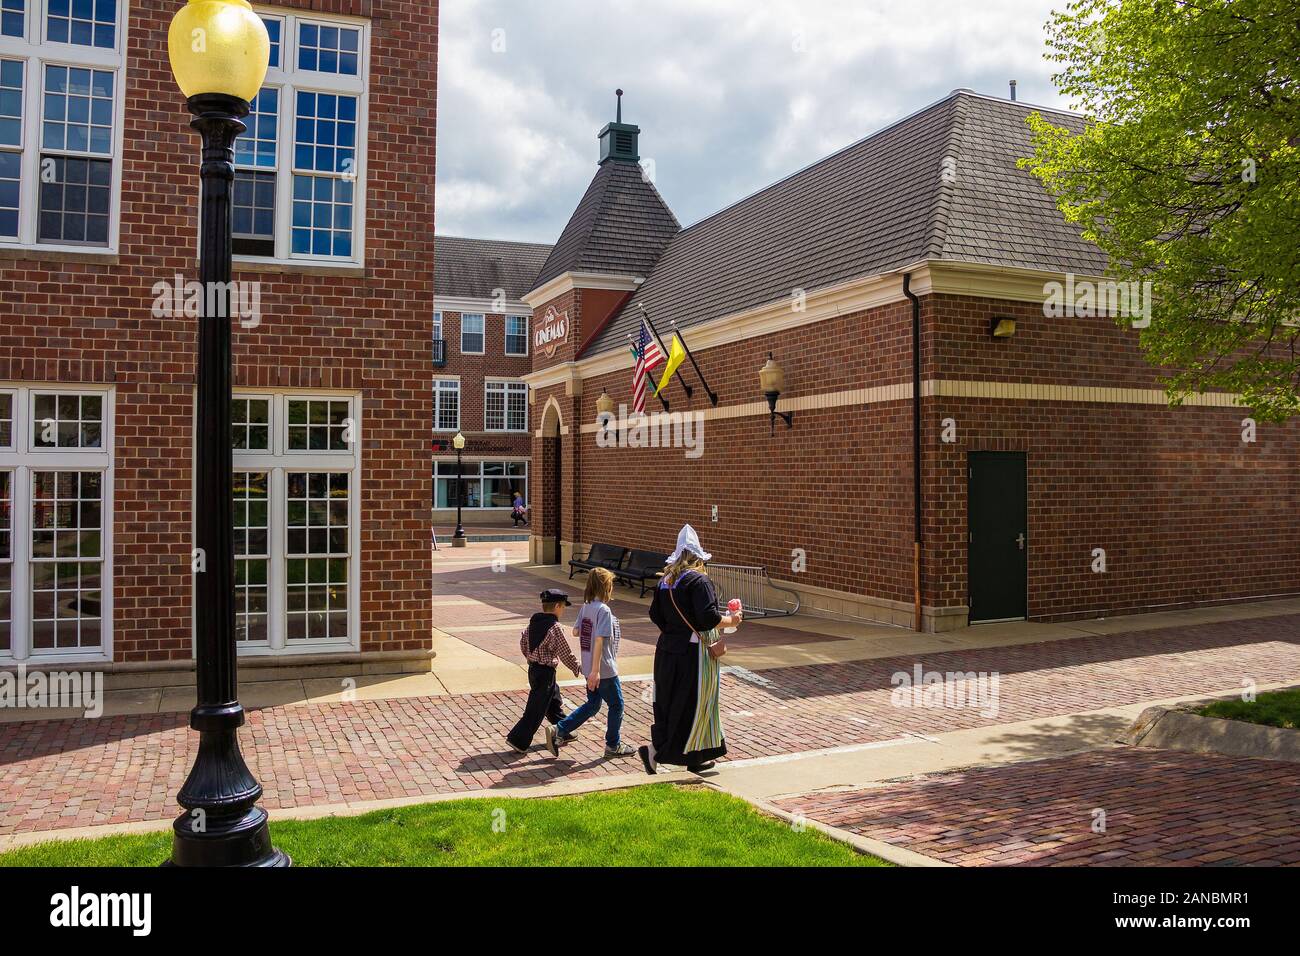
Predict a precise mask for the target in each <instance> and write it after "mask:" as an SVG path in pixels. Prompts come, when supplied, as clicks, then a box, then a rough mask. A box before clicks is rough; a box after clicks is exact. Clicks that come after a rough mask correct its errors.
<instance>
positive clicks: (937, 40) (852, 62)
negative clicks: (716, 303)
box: [437, 0, 1068, 242]
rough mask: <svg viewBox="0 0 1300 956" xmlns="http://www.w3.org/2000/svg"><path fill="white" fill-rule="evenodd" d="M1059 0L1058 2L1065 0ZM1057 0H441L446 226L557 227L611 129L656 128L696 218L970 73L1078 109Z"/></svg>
mask: <svg viewBox="0 0 1300 956" xmlns="http://www.w3.org/2000/svg"><path fill="white" fill-rule="evenodd" d="M1055 5H1056V6H1058V7H1059V6H1062V5H1063V4H1062V0H1056V3H1055ZM1052 6H1053V2H1052V0H979V2H978V3H970V2H968V0H907V2H903V3H899V2H889V3H885V2H879V0H763V2H760V3H755V2H754V0H443V2H442V3H441V5H440V17H441V30H440V50H439V64H438V67H439V69H438V198H437V229H438V232H439V233H440V234H444V235H460V236H476V237H481V238H492V239H523V240H529V241H534V242H554V241H555V239H556V238H557V237H558V236H559V234H560V230H561V229H563V228H564V224H565V222H566V221H567V220H568V218H569V215H570V213H572V211H573V208H574V206H575V205H577V202H578V200H579V199H580V198H581V196H582V192H583V190H584V189H585V188H586V186H587V183H588V182H590V180H591V177H592V175H593V174H594V173H595V171H596V160H597V158H598V153H597V142H596V133H597V132H598V131H599V129H600V128H601V126H603V125H604V124H605V123H606V122H608V121H610V120H612V119H613V118H614V90H615V89H616V88H618V87H621V88H622V89H623V90H624V94H625V95H624V97H623V118H624V121H625V122H630V123H636V124H637V125H639V126H640V127H641V156H642V158H643V160H650V161H652V162H653V168H652V174H653V176H654V179H655V183H656V185H657V186H658V187H659V190H660V192H661V193H662V194H663V195H664V198H665V199H666V200H667V201H668V204H669V205H670V206H671V207H672V209H673V211H674V212H675V213H676V214H677V218H678V219H679V220H681V222H682V224H683V225H689V224H690V223H693V222H696V221H698V220H699V219H702V218H704V217H706V216H708V215H710V214H711V213H713V212H716V211H717V210H718V209H721V208H722V207H724V206H726V205H727V204H729V203H731V202H734V201H735V200H737V199H740V198H742V197H744V196H746V195H748V194H750V193H752V192H754V191H755V190H757V189H760V188H762V187H763V186H765V185H767V184H768V183H771V182H772V181H774V180H776V179H779V178H780V177H781V176H783V175H786V174H788V173H790V172H793V171H794V170H796V169H799V168H801V167H803V166H806V165H807V164H809V163H811V162H814V161H815V160H817V159H819V158H821V157H822V156H825V155H826V154H827V153H830V152H832V151H834V150H836V149H838V148H840V147H842V146H845V145H847V144H849V143H851V142H853V141H855V140H857V139H860V138H862V137H863V136H865V135H867V134H869V133H871V132H873V131H874V130H877V129H880V128H881V127H882V126H885V125H887V124H888V123H890V122H892V121H894V120H896V119H899V118H900V117H903V116H906V115H907V114H908V113H911V112H913V111H915V110H916V109H918V108H920V107H922V106H924V105H926V104H927V103H931V102H933V101H934V100H937V99H940V98H942V97H943V96H945V95H946V94H947V93H949V92H950V91H951V90H953V89H956V88H958V87H969V88H970V89H973V90H975V91H976V92H980V93H989V94H993V95H996V96H1006V95H1007V81H1008V79H1011V78H1015V79H1016V80H1018V81H1019V87H1018V96H1019V99H1021V100H1024V101H1026V102H1029V103H1036V104H1041V105H1044V106H1067V105H1068V104H1067V103H1065V102H1064V101H1063V100H1062V98H1061V97H1059V96H1058V95H1057V93H1056V91H1055V90H1054V89H1053V87H1052V84H1051V79H1050V77H1051V73H1052V67H1051V64H1049V63H1048V62H1046V61H1045V60H1044V59H1043V50H1044V32H1043V24H1044V23H1045V22H1046V20H1047V17H1048V14H1049V13H1050V10H1051V8H1052Z"/></svg>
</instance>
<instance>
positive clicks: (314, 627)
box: [285, 472, 350, 641]
mask: <svg viewBox="0 0 1300 956" xmlns="http://www.w3.org/2000/svg"><path fill="white" fill-rule="evenodd" d="M287 478H288V486H287V501H288V511H287V522H286V526H285V529H286V541H287V543H286V545H285V552H286V556H287V562H286V569H285V570H286V574H285V581H286V585H287V587H288V591H287V600H286V613H287V617H288V639H289V640H290V641H303V640H306V641H319V640H326V641H328V640H333V641H339V640H345V639H346V638H347V635H348V613H347V611H348V557H349V555H350V547H349V534H348V529H349V524H350V522H349V509H348V485H349V475H348V474H347V473H346V472H289V473H288V475H287Z"/></svg>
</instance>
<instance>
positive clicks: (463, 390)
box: [433, 236, 551, 527]
mask: <svg viewBox="0 0 1300 956" xmlns="http://www.w3.org/2000/svg"><path fill="white" fill-rule="evenodd" d="M435 245H436V264H435V268H434V293H435V295H434V308H435V311H434V314H433V365H434V381H433V470H434V484H433V507H434V524H435V526H437V527H444V526H450V525H454V524H455V523H456V494H457V487H458V486H459V489H460V505H461V508H460V513H461V520H462V521H463V523H465V524H468V525H484V524H491V525H495V526H502V525H511V524H512V522H511V521H510V517H509V516H510V511H511V507H510V502H511V500H512V498H513V494H514V493H515V492H518V493H519V494H520V495H522V496H523V499H524V502H525V503H527V502H528V501H529V497H528V492H529V488H528V482H529V477H530V476H529V465H530V461H531V456H532V451H533V448H532V438H531V437H530V433H529V429H528V411H529V409H528V386H527V385H526V384H525V383H524V376H525V375H527V374H528V373H529V372H530V371H532V367H533V365H532V362H533V360H532V317H533V310H532V309H531V308H529V306H528V305H527V304H526V303H524V302H523V301H522V300H521V299H520V296H522V295H523V294H524V293H525V292H527V291H528V290H529V289H531V288H532V287H533V280H534V279H535V278H536V277H537V272H538V270H539V269H541V267H542V264H543V263H544V262H545V261H546V257H547V256H548V255H549V254H550V251H551V247H550V246H547V245H541V244H538V243H532V242H502V241H497V240H491V239H464V238H460V237H458V236H438V237H437V239H436V240H435ZM457 433H459V434H461V435H464V437H465V448H464V450H463V451H462V453H461V469H462V474H461V478H460V481H459V482H458V481H457V476H456V452H455V450H454V448H453V447H452V440H453V439H454V438H455V436H456V435H457Z"/></svg>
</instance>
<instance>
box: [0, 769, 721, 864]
mask: <svg viewBox="0 0 1300 956" xmlns="http://www.w3.org/2000/svg"><path fill="white" fill-rule="evenodd" d="M701 782H702V781H701V780H700V778H699V776H697V775H696V774H693V773H688V772H687V771H685V770H679V771H672V772H660V773H658V774H656V775H655V776H653V777H652V776H650V775H649V774H646V773H644V772H641V773H628V774H619V775H618V776H616V777H594V778H587V779H583V780H557V781H555V782H554V783H546V784H537V785H534V786H528V787H498V788H496V789H487V790H472V791H469V792H465V793H435V794H426V795H416V796H410V797H392V798H389V799H385V800H359V801H355V802H351V803H328V804H321V805H319V806H302V807H284V808H281V809H276V810H271V811H269V812H270V814H271V822H272V823H275V822H276V821H277V820H320V819H323V818H325V817H356V816H361V815H362V814H365V813H373V812H374V811H376V810H389V809H395V808H397V807H409V806H415V805H418V804H423V803H446V802H447V801H449V800H527V799H536V798H539V797H573V796H581V795H583V794H587V793H604V792H607V791H614V790H630V789H632V788H633V787H643V786H647V785H649V784H656V783H673V784H677V785H679V786H699V785H700V784H701ZM174 819H175V817H167V818H165V819H158V820H134V821H132V822H130V823H101V824H97V825H95V826H89V827H69V828H67V829H63V830H36V831H33V832H30V833H9V834H5V835H4V836H0V853H3V852H5V851H7V850H16V849H18V848H19V847H24V846H32V845H34V844H37V843H56V842H63V841H65V840H96V839H99V838H100V837H107V836H121V835H133V834H140V833H158V832H161V831H163V830H168V829H170V828H171V825H172V821H173V820H174Z"/></svg>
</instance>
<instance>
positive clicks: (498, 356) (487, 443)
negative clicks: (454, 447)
mask: <svg viewBox="0 0 1300 956" xmlns="http://www.w3.org/2000/svg"><path fill="white" fill-rule="evenodd" d="M483 327H484V329H485V333H484V337H483V351H484V354H482V355H465V354H464V353H462V352H461V350H460V313H459V312H447V311H444V312H443V313H442V337H443V340H444V342H445V343H446V344H445V345H444V346H443V347H444V349H445V352H444V354H445V356H446V358H447V364H446V365H445V366H443V367H442V368H439V369H437V370H436V373H435V374H436V375H438V376H458V377H459V378H460V430H461V431H462V432H463V433H464V434H465V437H466V439H467V441H469V442H470V444H468V445H467V447H466V449H465V454H466V455H469V456H470V457H471V458H474V459H478V458H484V457H490V456H492V455H508V456H511V457H518V456H522V457H524V458H527V457H528V456H529V455H531V454H532V440H531V439H530V437H529V436H528V435H527V434H524V433H515V434H503V433H500V432H488V433H485V432H484V430H483V405H484V398H483V394H484V393H483V383H484V381H485V380H487V379H489V378H510V379H522V378H523V377H524V376H525V375H527V374H528V373H529V372H531V371H532V369H533V359H532V354H531V353H532V339H531V336H532V319H529V346H528V348H529V354H528V355H523V356H518V355H506V354H505V341H506V339H505V337H506V317H505V316H504V315H502V314H499V313H492V312H486V313H485V314H484V316H483ZM528 429H529V431H530V432H531V431H536V430H537V423H536V422H534V421H533V409H532V408H531V407H530V408H529V409H528ZM450 434H452V433H450V432H438V433H437V437H439V438H445V437H447V436H448V435H450Z"/></svg>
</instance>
